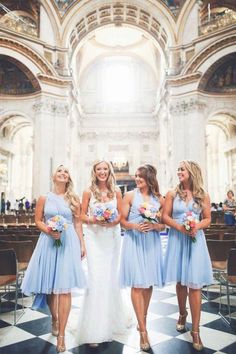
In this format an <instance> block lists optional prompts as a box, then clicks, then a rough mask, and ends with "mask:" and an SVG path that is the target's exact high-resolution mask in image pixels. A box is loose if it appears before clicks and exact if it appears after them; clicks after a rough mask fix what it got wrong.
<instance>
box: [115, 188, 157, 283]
mask: <svg viewBox="0 0 236 354" xmlns="http://www.w3.org/2000/svg"><path fill="white" fill-rule="evenodd" d="M143 202H144V200H143V197H142V194H141V193H140V191H139V189H135V190H134V199H133V204H132V207H131V209H130V212H129V216H128V221H129V222H132V223H137V224H138V223H141V222H144V221H145V219H143V217H142V216H141V215H140V212H139V208H140V205H141V203H143ZM150 204H152V205H153V206H155V207H156V208H158V209H159V208H160V202H159V200H158V198H156V197H154V196H153V195H151V196H150ZM120 283H121V286H122V287H136V288H149V287H150V286H157V287H162V286H163V256H162V247H161V240H160V234H159V232H158V231H149V232H146V233H144V232H139V231H137V230H126V231H125V234H124V239H123V245H122V253H121V266H120Z"/></svg>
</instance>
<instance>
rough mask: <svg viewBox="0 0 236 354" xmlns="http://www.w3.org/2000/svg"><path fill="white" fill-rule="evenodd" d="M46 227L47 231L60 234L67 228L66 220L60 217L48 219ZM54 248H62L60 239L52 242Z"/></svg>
mask: <svg viewBox="0 0 236 354" xmlns="http://www.w3.org/2000/svg"><path fill="white" fill-rule="evenodd" d="M47 227H48V229H49V230H53V231H58V232H62V231H64V230H65V229H66V228H67V222H66V219H65V218H64V217H63V216H61V215H55V216H53V217H52V218H50V219H48V221H47ZM54 246H56V247H60V246H62V242H61V240H60V239H58V240H55V241H54Z"/></svg>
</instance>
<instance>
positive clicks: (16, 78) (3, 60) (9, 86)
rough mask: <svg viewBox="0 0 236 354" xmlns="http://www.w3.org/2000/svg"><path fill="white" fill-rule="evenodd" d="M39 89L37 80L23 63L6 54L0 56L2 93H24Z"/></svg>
mask: <svg viewBox="0 0 236 354" xmlns="http://www.w3.org/2000/svg"><path fill="white" fill-rule="evenodd" d="M17 64H18V65H17ZM22 69H24V71H23V70H22ZM39 89H40V87H39V84H38V82H37V80H35V78H34V77H33V76H32V74H31V73H30V72H29V70H28V69H27V68H26V67H25V66H24V65H23V64H22V63H18V62H17V61H16V60H15V59H12V58H8V57H6V56H0V94H4V95H22V94H29V93H33V92H36V91H38V90H39Z"/></svg>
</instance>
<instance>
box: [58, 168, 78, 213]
mask: <svg viewBox="0 0 236 354" xmlns="http://www.w3.org/2000/svg"><path fill="white" fill-rule="evenodd" d="M62 167H63V168H64V169H65V171H66V172H67V173H68V174H69V179H68V182H67V183H66V191H65V199H66V200H67V202H68V204H69V207H70V209H71V211H72V213H73V215H75V216H76V209H77V208H78V206H79V197H78V196H77V195H76V194H75V192H74V183H73V181H72V179H71V176H70V172H69V170H68V168H66V167H65V166H64V165H59V166H58V167H57V168H56V171H55V172H54V174H53V179H54V177H55V174H56V173H57V171H58V170H59V169H60V168H62Z"/></svg>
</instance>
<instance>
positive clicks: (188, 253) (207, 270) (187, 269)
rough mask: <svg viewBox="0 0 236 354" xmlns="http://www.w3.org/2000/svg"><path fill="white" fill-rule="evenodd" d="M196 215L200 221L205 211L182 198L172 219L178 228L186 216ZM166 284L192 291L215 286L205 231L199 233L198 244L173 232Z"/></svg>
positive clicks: (165, 267)
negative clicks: (176, 285) (173, 283)
mask: <svg viewBox="0 0 236 354" xmlns="http://www.w3.org/2000/svg"><path fill="white" fill-rule="evenodd" d="M188 211H192V212H194V214H196V215H197V217H198V219H199V217H200V214H201V209H200V208H198V207H197V206H196V203H194V200H191V201H189V203H188V204H186V202H185V201H184V200H182V199H181V198H180V197H179V196H178V195H177V196H176V197H175V198H174V200H173V212H172V217H173V219H174V220H175V221H176V222H177V223H178V224H183V219H184V214H185V213H186V212H188ZM164 279H165V283H166V284H168V283H172V282H180V283H181V284H182V285H184V286H187V287H189V288H192V289H201V288H202V287H203V286H204V285H210V284H212V283H213V275H212V266H211V260H210V256H209V253H208V249H207V244H206V239H205V235H204V232H203V230H198V232H197V234H196V242H193V241H192V239H191V237H189V236H187V235H186V234H183V233H182V232H179V231H177V230H176V229H174V228H170V230H169V234H168V244H167V250H166V256H165V260H164Z"/></svg>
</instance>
